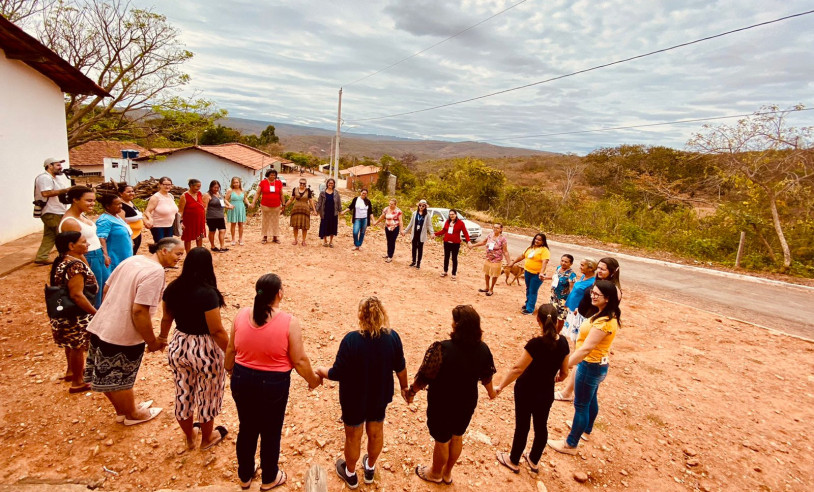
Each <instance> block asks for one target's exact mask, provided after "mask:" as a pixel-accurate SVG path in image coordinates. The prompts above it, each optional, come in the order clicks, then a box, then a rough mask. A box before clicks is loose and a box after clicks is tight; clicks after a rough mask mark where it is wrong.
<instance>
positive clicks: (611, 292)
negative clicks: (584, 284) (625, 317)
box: [591, 279, 622, 326]
mask: <svg viewBox="0 0 814 492" xmlns="http://www.w3.org/2000/svg"><path fill="white" fill-rule="evenodd" d="M594 287H596V288H597V289H599V292H601V293H602V295H603V296H605V299H607V300H608V303H607V304H606V305H605V307H604V308H603V309H602V310H601V311H599V312H598V313H596V314H595V315H593V316H591V319H592V320H594V319H597V318H604V317H607V318H608V319H613V318H616V322H617V323H619V326H622V310H621V309H619V291H618V290H616V284H614V283H613V282H611V281H610V280H599V279H597V281H596V282H595V283H594ZM592 289H593V287H592Z"/></svg>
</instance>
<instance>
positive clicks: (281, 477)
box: [260, 470, 287, 490]
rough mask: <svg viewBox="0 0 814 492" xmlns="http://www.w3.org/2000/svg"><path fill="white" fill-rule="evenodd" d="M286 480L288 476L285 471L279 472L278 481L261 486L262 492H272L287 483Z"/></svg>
mask: <svg viewBox="0 0 814 492" xmlns="http://www.w3.org/2000/svg"><path fill="white" fill-rule="evenodd" d="M286 478H287V476H286V474H285V472H284V471H283V470H277V479H276V480H275V481H273V482H272V483H269V484H261V485H260V490H271V489H273V488H275V487H279V486H280V485H282V484H284V483H285V481H286Z"/></svg>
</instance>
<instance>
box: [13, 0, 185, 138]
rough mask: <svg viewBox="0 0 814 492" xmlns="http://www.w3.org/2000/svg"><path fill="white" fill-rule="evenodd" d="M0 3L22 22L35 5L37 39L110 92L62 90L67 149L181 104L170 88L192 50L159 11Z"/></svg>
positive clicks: (93, 2)
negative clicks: (40, 19) (39, 20)
mask: <svg viewBox="0 0 814 492" xmlns="http://www.w3.org/2000/svg"><path fill="white" fill-rule="evenodd" d="M0 8H2V9H3V14H4V15H6V14H9V15H14V16H16V17H17V18H21V19H22V20H23V26H24V27H26V25H28V27H29V28H31V26H30V25H29V24H31V22H32V19H33V16H31V14H30V13H31V12H36V11H38V10H41V11H42V13H43V17H44V23H43V24H42V25H38V26H34V30H35V32H36V36H37V37H38V38H39V40H40V42H42V43H43V44H44V45H45V46H47V47H48V48H50V49H51V50H53V51H54V52H55V53H57V54H58V55H59V56H61V57H62V58H64V59H65V60H66V61H67V62H68V63H70V64H71V65H73V66H74V67H76V68H78V69H79V70H80V71H82V72H83V73H84V74H86V75H87V76H88V77H90V78H91V79H93V80H94V81H95V82H96V83H97V84H98V85H99V86H100V87H102V88H103V89H105V90H106V91H107V92H109V93H110V94H112V96H113V97H108V98H104V97H100V96H93V95H91V96H87V95H81V94H71V95H66V100H65V112H66V118H67V127H68V146H69V147H75V146H77V145H80V144H83V143H85V142H88V141H90V140H99V139H109V138H123V137H128V138H131V137H133V134H134V133H138V132H137V131H134V130H139V129H140V130H144V129H145V122H146V120H148V119H150V118H151V117H152V115H153V110H154V109H156V108H162V109H166V110H169V111H173V110H183V105H181V106H180V107H179V106H178V104H177V103H178V102H179V100H178V99H177V98H176V97H175V94H173V92H174V89H178V88H180V87H181V86H184V85H185V84H187V83H188V82H189V76H188V75H187V74H185V73H184V72H182V71H181V66H182V65H183V64H184V63H185V62H186V61H188V60H189V59H190V58H192V52H190V51H188V50H186V49H184V47H183V45H182V43H181V40H180V33H179V31H178V30H177V29H176V28H175V27H173V26H172V25H170V24H169V23H168V22H167V18H166V17H165V16H163V15H161V14H158V13H156V12H154V11H153V10H151V9H139V8H135V7H133V6H132V5H131V4H130V2H129V1H128V0H66V1H59V2H49V1H47V0H46V1H42V0H39V1H38V0H27V1H26V0H4V1H3V3H2V4H0ZM26 14H27V15H28V16H27V17H21V16H22V15H26Z"/></svg>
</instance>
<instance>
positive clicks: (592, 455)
mask: <svg viewBox="0 0 814 492" xmlns="http://www.w3.org/2000/svg"><path fill="white" fill-rule="evenodd" d="M313 222H314V224H313V226H312V231H313V232H314V233H315V232H316V230H317V229H316V226H317V222H318V219H317V220H314V221H313ZM368 233H369V234H368V238H367V239H366V241H365V251H363V252H351V251H350V246H351V245H352V239H351V237H350V230H349V228H348V227H345V226H344V225H340V237H338V238H337V241H336V242H337V247H336V248H333V249H328V248H322V247H317V246H316V241H314V240H311V244H310V245H309V246H308V247H306V248H304V247H301V246H292V245H291V244H290V240H291V234H290V231H289V230H286V232H285V236H283V244H282V245H272V244H268V245H261V244H260V243H259V241H258V239H259V238H258V234H259V233H258V230H257V221H256V220H255V221H253V223H252V224H250V227H249V229H248V233H247V245H246V246H243V247H240V246H236V247H232V249H231V251H229V252H228V253H224V254H216V257H215V261H216V270H217V273H218V281H219V285H220V287H221V289H222V290H223V291H224V292H225V295H226V299H227V304H228V306H227V307H226V308H225V309H224V311H223V316H224V318H227V319H228V320H231V318H232V317H233V316H234V314H235V313H236V310H237V308H238V307H240V306H247V305H250V303H251V301H252V296H253V284H254V281H255V280H256V279H257V277H258V276H259V275H260V274H262V273H266V272H270V271H271V272H276V273H278V274H280V276H281V277H282V278H283V282H284V289H285V293H286V297H285V303H284V305H283V308H284V309H285V310H287V311H289V312H291V313H293V314H294V315H295V316H297V317H299V318H300V320H301V321H302V324H303V327H304V336H305V343H306V348H307V351H308V354H309V356H310V357H311V360H312V363H313V364H314V365H330V364H331V363H332V362H333V356H334V354H335V353H336V349H337V347H338V344H339V341H340V340H341V338H342V336H343V335H344V334H345V333H346V332H347V331H349V330H353V329H354V328H355V326H356V322H355V319H356V306H357V302H358V300H359V299H360V298H361V297H362V296H366V295H371V294H375V295H377V296H379V297H380V298H381V299H382V300H383V302H384V304H385V306H386V307H387V309H388V311H389V314H390V319H391V321H392V326H393V328H394V329H396V330H397V331H398V332H399V333H400V335H401V337H402V339H403V340H404V345H405V352H406V354H405V355H406V357H407V367H408V371H409V373H410V377H411V379H412V376H413V375H414V373H415V371H416V370H417V369H418V366H419V364H420V362H421V358H422V355H423V353H424V350H425V349H426V348H427V347H428V346H429V345H430V343H431V342H433V341H434V340H439V339H443V338H445V337H446V336H447V333H448V332H449V325H450V321H451V315H450V311H451V309H452V308H453V307H454V306H455V305H457V304H473V305H474V306H475V307H476V308H477V309H478V311H479V312H480V314H481V316H482V319H483V327H484V331H485V334H484V339H485V341H486V343H487V344H488V345H489V346H490V347H491V349H492V352H493V354H494V356H495V362H496V365H497V367H498V377H500V376H502V374H504V373H505V372H506V371H507V370H508V369H509V368H510V366H511V364H512V363H513V362H514V361H515V360H516V359H517V358H518V357H519V356H520V353H521V351H522V348H523V345H524V344H525V342H526V341H527V340H528V339H529V338H530V337H532V336H534V335H535V334H536V325H535V324H534V322H533V320H532V319H531V317H524V316H521V315H520V314H519V312H518V308H519V306H520V304H521V303H522V301H523V288H522V287H518V286H512V287H508V286H506V285H505V284H504V283H503V280H502V279H501V280H500V281H499V283H498V286H497V288H496V291H495V295H494V296H493V297H485V296H484V295H483V294H478V292H477V289H478V288H479V287H480V286H481V282H482V277H481V270H480V267H481V258H482V254H483V253H482V251H476V252H473V253H464V254H462V258H461V265H460V271H459V276H458V280H457V281H452V280H450V279H449V278H439V276H438V273H439V271H440V265H441V258H442V248H441V247H440V244H438V243H434V244H431V245H428V246H427V247H426V248H425V260H424V267H423V268H422V269H421V270H420V271H415V270H413V269H409V268H407V263H409V255H410V251H409V244H408V243H407V241H404V240H400V242H399V244H398V247H397V251H396V257H395V259H394V261H393V263H391V264H386V263H384V261H383V260H382V258H381V254H382V253H383V251H384V235H383V233H382V231H381V229H380V228H377V229H373V230H369V231H368ZM175 275H177V272H175V271H171V272H170V273H169V274H168V279H169V278H172V277H174V276H175ZM46 277H47V271H46V269H45V268H43V267H36V266H27V267H25V268H23V269H21V270H18V271H16V272H14V273H12V274H11V275H9V276H7V277H6V278H4V279H3V282H2V284H0V299H2V301H0V312H2V318H0V323H2V326H3V328H4V329H3V331H2V333H0V342H2V344H0V350H2V353H0V392H1V394H2V395H3V396H2V399H0V424H1V425H2V427H0V482H2V483H7V484H14V483H21V481H41V482H48V483H65V482H68V481H73V482H78V483H87V484H92V485H93V486H100V487H101V488H103V489H105V490H130V489H141V490H155V489H159V488H174V489H184V488H195V487H196V486H202V485H209V484H216V485H229V486H231V485H232V484H236V480H237V477H236V460H235V453H234V444H235V441H234V439H235V435H236V432H237V426H238V423H237V415H236V412H235V407H234V402H233V401H232V398H231V393H230V391H229V389H228V387H227V390H226V396H225V398H224V406H223V413H222V415H221V417H219V419H218V421H219V423H221V424H224V425H226V426H227V427H228V428H229V430H230V433H229V435H228V436H227V439H226V441H225V442H223V443H221V444H220V445H218V446H216V447H215V448H214V449H212V450H209V451H205V452H201V451H195V452H191V453H187V454H185V455H182V456H178V455H176V453H175V450H176V448H178V447H179V446H180V445H181V442H182V438H181V432H180V430H179V429H178V426H177V424H176V422H175V420H174V418H173V414H172V405H173V403H172V402H173V394H174V393H173V391H174V388H173V383H172V378H171V374H170V369H169V367H168V365H167V361H166V354H148V355H146V356H145V359H144V364H143V365H142V368H141V372H140V373H139V380H138V382H137V384H136V388H135V389H136V393H137V395H138V397H139V398H141V399H147V398H150V399H154V400H155V401H156V403H155V405H156V406H161V407H164V409H165V410H164V412H163V413H162V414H161V415H160V416H159V417H158V418H157V419H156V420H155V421H153V422H149V423H147V424H143V425H140V426H136V427H129V428H125V427H123V426H120V425H117V424H116V423H115V422H114V421H113V412H112V410H111V407H110V406H109V404H108V402H107V401H106V400H105V398H104V396H102V395H101V394H94V393H87V394H82V395H68V392H67V385H66V384H65V383H62V382H60V380H59V378H60V376H61V375H62V371H64V356H63V354H62V353H61V351H60V350H58V349H57V348H56V347H55V346H54V344H53V341H52V340H51V335H50V328H49V325H48V321H47V318H46V314H45V306H44V303H43V301H42V285H43V283H44V282H45V281H46ZM546 285H547V284H546ZM623 287H624V286H623ZM622 311H623V314H622V320H623V323H624V324H623V329H622V331H621V332H620V334H619V336H618V337H617V339H616V341H615V345H614V350H613V356H612V362H611V364H612V365H611V369H610V373H609V374H608V377H607V379H606V380H605V382H604V383H603V385H602V386H601V388H600V395H599V398H600V414H599V419H598V421H597V426H596V429H595V431H594V433H593V436H592V437H591V441H590V442H588V443H584V444H582V445H581V446H580V455H579V456H577V457H571V456H565V455H559V454H557V453H555V452H553V451H552V450H551V449H547V450H546V452H545V454H544V455H543V462H542V463H543V465H544V466H543V467H542V470H541V472H540V474H539V475H534V474H531V473H530V472H529V471H528V469H527V468H523V469H522V470H521V472H520V474H518V475H515V474H512V473H511V472H509V471H508V470H507V469H505V468H503V467H500V466H499V465H498V464H497V462H496V460H495V452H496V451H499V450H503V451H507V450H508V448H509V446H510V444H511V442H510V441H511V436H512V433H513V425H514V424H513V420H514V414H513V402H512V392H511V391H510V390H507V391H504V392H503V394H501V395H500V397H499V398H498V399H497V400H495V401H489V400H488V398H487V397H486V394H485V391H484V390H481V401H480V403H479V406H478V409H477V411H476V413H475V416H474V418H473V420H472V424H471V425H470V428H469V432H468V434H467V436H466V437H465V438H464V442H465V444H464V450H463V454H462V456H461V459H460V462H459V466H458V467H456V469H455V471H454V476H455V485H452V486H441V485H439V486H435V485H429V484H426V483H424V482H421V481H419V479H418V478H417V477H416V476H415V474H414V473H413V468H414V467H415V465H416V464H418V463H428V462H429V459H430V453H431V449H432V441H431V438H430V436H429V433H428V431H427V428H426V423H425V420H426V417H425V409H426V394H425V393H420V394H419V395H418V396H417V397H416V403H415V404H414V405H413V406H412V408H410V407H408V406H407V405H406V404H405V403H404V402H403V401H402V400H401V399H396V400H394V402H393V403H392V404H391V406H390V407H389V409H388V416H387V421H386V425H385V446H386V447H385V452H384V454H383V455H382V458H381V460H380V466H379V467H378V468H379V469H378V471H377V478H376V482H375V484H374V485H369V486H368V485H364V484H362V485H361V486H360V489H361V490H405V491H413V490H415V491H418V490H434V489H437V490H442V489H447V490H518V491H520V490H543V489H542V488H540V487H541V484H542V485H544V486H545V487H547V488H548V490H566V491H575V490H584V489H586V488H607V489H610V490H624V489H626V488H627V489H629V490H659V491H661V490H707V491H709V490H796V491H806V490H812V489H814V451H812V443H813V442H814V440H812V431H811V430H810V428H809V427H808V424H809V423H810V422H812V420H814V375H813V374H814V357H813V356H814V344H812V343H809V342H805V341H801V340H798V339H794V338H791V337H786V336H779V335H772V334H769V333H767V332H765V331H763V330H760V329H758V328H754V327H752V326H749V325H743V324H739V323H736V322H733V321H728V320H726V319H721V318H716V317H714V316H711V315H709V314H708V313H706V312H703V311H699V310H694V309H691V308H687V307H683V306H678V305H673V304H667V303H664V302H662V301H657V300H655V299H652V298H650V297H649V296H648V294H647V292H639V291H635V290H633V289H627V290H625V300H624V302H623V304H622ZM155 326H156V329H157V327H158V320H157V319H156V320H155ZM397 398H398V397H397ZM572 414H573V408H572V407H571V406H570V404H568V403H559V402H558V403H555V405H554V408H553V409H552V412H551V417H550V420H549V430H550V435H551V436H552V437H555V438H557V437H561V436H563V435H564V434H565V433H566V430H567V429H566V427H565V425H564V422H565V421H566V420H568V419H570V418H571V416H572ZM339 416H340V409H339V403H338V395H337V387H336V385H335V384H332V383H329V382H327V381H326V385H325V386H323V387H320V388H319V389H318V390H317V391H315V392H311V393H309V392H308V391H307V385H306V383H305V382H304V381H303V380H302V379H301V378H299V377H298V376H296V375H294V376H293V377H292V391H291V397H290V401H289V407H288V412H287V416H286V422H285V430H284V436H283V441H282V450H283V454H282V456H281V466H282V468H283V469H284V470H286V472H287V473H288V474H289V482H288V484H287V485H286V486H285V487H283V488H282V490H301V489H302V485H303V484H302V482H303V480H304V475H305V473H306V471H307V469H308V467H309V466H310V465H311V464H312V463H320V464H322V465H323V466H325V467H326V469H327V470H328V473H329V476H330V482H329V484H330V490H340V489H341V483H340V481H339V479H338V478H337V477H335V475H334V474H333V471H332V466H333V462H334V460H335V459H336V458H337V457H339V456H341V449H342V439H343V433H342V424H341V422H340V420H339ZM103 467H106V468H107V469H108V470H111V471H113V472H115V473H117V474H113V473H109V472H107V471H105V470H104V468H103ZM575 472H584V473H586V474H588V476H589V479H588V482H587V483H585V484H580V483H578V482H577V481H575V479H574V473H575ZM235 488H236V489H237V487H236V485H235ZM254 488H255V489H256V488H257V485H255V486H254Z"/></svg>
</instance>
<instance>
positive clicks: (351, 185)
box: [339, 166, 379, 190]
mask: <svg viewBox="0 0 814 492" xmlns="http://www.w3.org/2000/svg"><path fill="white" fill-rule="evenodd" d="M339 175H340V176H342V177H344V178H345V179H347V180H348V185H347V188H348V189H349V190H358V189H360V188H369V187H371V186H373V185H374V184H376V181H378V180H379V168H378V167H376V166H353V167H349V168H347V169H342V170H340V171H339Z"/></svg>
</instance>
